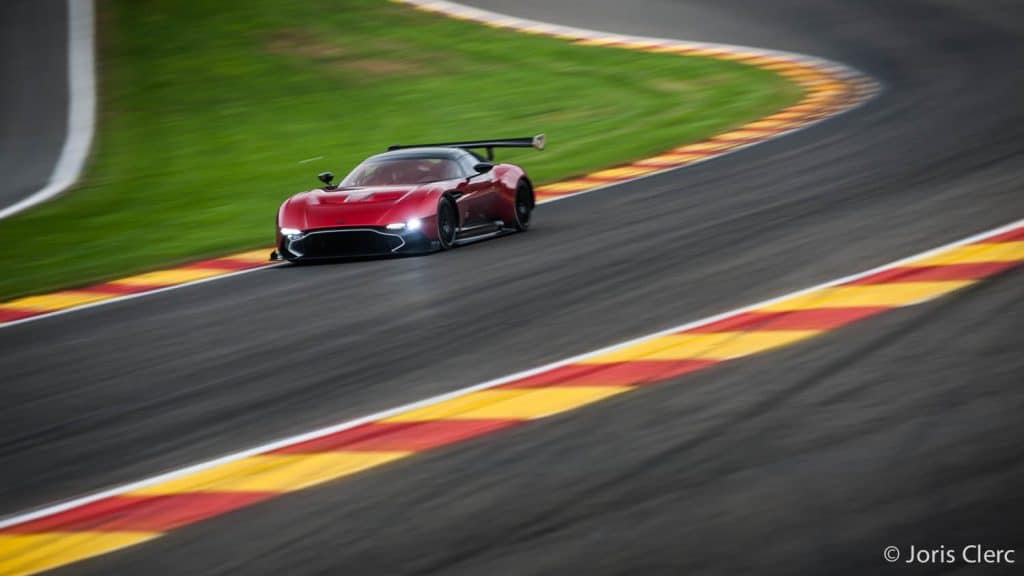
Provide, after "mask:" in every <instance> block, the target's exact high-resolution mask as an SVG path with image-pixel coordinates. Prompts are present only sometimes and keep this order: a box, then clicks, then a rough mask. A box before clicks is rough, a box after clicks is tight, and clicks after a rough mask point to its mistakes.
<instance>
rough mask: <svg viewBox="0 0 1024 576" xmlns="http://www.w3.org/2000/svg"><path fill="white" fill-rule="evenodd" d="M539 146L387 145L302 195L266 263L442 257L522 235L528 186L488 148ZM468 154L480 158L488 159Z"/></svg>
mask: <svg viewBox="0 0 1024 576" xmlns="http://www.w3.org/2000/svg"><path fill="white" fill-rule="evenodd" d="M528 147H533V148H537V149H538V150H541V149H543V148H544V135H543V134H540V135H537V136H534V137H532V138H510V139H505V140H478V141H473V142H448V143H441V144H420V145H398V146H391V147H389V148H388V151H387V152H384V153H382V154H377V155H376V156H371V157H369V158H367V159H366V160H365V161H364V162H363V163H362V164H360V165H359V166H356V168H355V169H354V170H352V172H351V173H349V175H348V176H346V177H345V179H344V180H342V181H341V183H340V184H338V185H337V186H335V185H332V184H331V181H332V180H333V179H334V175H333V174H331V173H330V172H325V173H323V174H320V180H321V181H322V182H323V183H324V186H323V188H318V189H315V190H311V191H309V192H301V193H299V194H296V195H295V196H292V197H291V198H289V199H288V200H286V201H285V202H284V204H282V205H281V209H280V210H279V211H278V214H277V249H276V250H275V251H274V253H273V254H271V259H272V260H288V261H290V262H296V261H305V260H316V259H327V258H349V257H358V256H381V255H391V254H408V253H423V252H432V251H435V250H446V249H448V248H451V247H453V246H457V245H459V244H465V243H468V242H473V241H476V240H482V239H484V238H491V237H494V236H497V235H499V234H503V233H506V232H511V231H525V230H526V229H527V227H528V226H529V225H530V214H531V212H532V211H533V206H534V197H533V186H532V185H531V184H530V179H529V178H528V177H527V176H526V173H525V172H524V171H523V169H522V168H520V167H519V166H516V165H514V164H495V163H494V162H493V160H494V149H495V148H528ZM474 150H486V151H487V157H486V159H485V158H484V157H482V156H480V155H479V154H478V153H477V152H474Z"/></svg>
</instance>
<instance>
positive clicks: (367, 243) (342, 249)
mask: <svg viewBox="0 0 1024 576" xmlns="http://www.w3.org/2000/svg"><path fill="white" fill-rule="evenodd" d="M403 243H404V242H403V240H402V238H401V237H400V236H398V235H395V234H386V233H383V232H377V231H376V230H371V229H368V228H365V229H358V230H330V231H323V232H311V233H310V234H308V235H307V236H306V237H305V238H303V239H302V240H301V242H300V244H301V246H296V247H297V248H299V249H300V250H301V251H302V253H303V256H305V257H307V258H330V257H345V256H369V255H376V254H390V253H391V252H392V251H393V250H394V249H396V248H398V247H399V246H401V245H402V244H403Z"/></svg>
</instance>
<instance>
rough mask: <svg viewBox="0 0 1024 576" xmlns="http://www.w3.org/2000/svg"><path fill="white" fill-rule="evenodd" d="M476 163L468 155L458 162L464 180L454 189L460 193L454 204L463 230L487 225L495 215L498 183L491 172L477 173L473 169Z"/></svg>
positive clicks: (477, 161) (476, 160) (475, 160)
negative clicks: (457, 207) (457, 209)
mask: <svg viewBox="0 0 1024 576" xmlns="http://www.w3.org/2000/svg"><path fill="white" fill-rule="evenodd" d="M478 163H479V160H478V159H477V158H476V157H474V156H473V155H471V154H468V153H467V154H466V156H465V157H464V158H463V159H460V161H459V167H460V170H461V171H462V173H463V174H464V175H465V180H463V182H462V183H461V184H460V185H459V187H458V188H456V190H457V191H459V192H460V197H459V198H458V199H457V200H456V203H457V204H458V206H459V214H460V217H461V221H462V226H463V228H470V227H473V226H480V225H483V224H489V223H491V222H493V221H494V214H495V213H496V206H495V203H496V202H497V200H498V198H497V194H498V182H497V181H496V180H495V179H494V173H493V171H491V172H485V173H482V174H481V173H478V172H477V171H476V170H475V169H474V166H476V164H478Z"/></svg>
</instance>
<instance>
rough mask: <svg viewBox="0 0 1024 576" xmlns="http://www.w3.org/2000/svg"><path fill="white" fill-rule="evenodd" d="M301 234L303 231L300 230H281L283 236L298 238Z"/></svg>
mask: <svg viewBox="0 0 1024 576" xmlns="http://www.w3.org/2000/svg"><path fill="white" fill-rule="evenodd" d="M299 234H302V230H299V229H298V228H281V235H282V236H298V235H299Z"/></svg>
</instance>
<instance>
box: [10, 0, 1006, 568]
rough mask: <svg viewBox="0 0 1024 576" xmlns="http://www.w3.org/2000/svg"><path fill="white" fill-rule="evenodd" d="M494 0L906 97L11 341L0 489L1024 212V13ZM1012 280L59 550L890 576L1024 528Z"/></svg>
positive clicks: (142, 558)
mask: <svg viewBox="0 0 1024 576" xmlns="http://www.w3.org/2000/svg"><path fill="white" fill-rule="evenodd" d="M475 4H476V5H480V6H482V7H486V8H489V9H495V10H498V11H505V12H510V13H513V14H515V15H518V16H525V17H530V18H536V19H539V20H547V21H554V22H559V23H564V24H570V25H578V26H583V27H588V28H594V29H603V30H610V31H614V32H621V33H633V34H643V35H650V36H662V37H679V38H685V39H693V40H708V41H718V42H734V43H739V44H745V45H752V46H762V47H768V48H777V49H782V50H792V51H797V52H803V53H808V54H813V55H818V56H822V57H825V58H829V59H832V60H836V61H839V62H844V63H847V64H850V65H852V66H855V67H857V68H859V69H861V70H863V71H864V72H866V73H868V74H871V75H873V76H874V77H876V78H878V79H879V80H881V81H882V82H883V83H884V84H885V86H886V90H885V91H884V92H883V93H882V94H881V95H880V96H879V97H878V98H876V99H875V100H873V101H872V102H870V103H868V104H867V105H866V106H864V107H861V108H859V109H857V110H855V111H853V112H851V113H848V114H845V115H843V116H841V117H838V118H835V119H832V120H829V121H827V122H825V123H822V124H819V125H817V126H814V127H812V128H810V129H808V130H805V131H802V132H800V133H797V134H793V135H790V136H787V137H785V138H782V139H779V140H775V141H772V142H769V143H766V144H763V145H760V146H757V147H754V148H751V149H747V150H744V151H742V152H739V153H736V154H733V155H730V156H727V157H724V158H721V159H718V160H714V161H712V162H708V163H705V164H701V165H698V166H694V167H690V168H686V169H683V170H679V171H675V172H671V173H667V174H663V175H659V176H655V177H652V178H648V179H645V180H642V181H637V182H633V183H628V184H624V185H622V186H619V187H617V188H616V189H614V190H605V191H601V192H596V193H593V194H588V195H585V196H582V197H578V198H574V199H572V200H567V201H563V202H557V203H554V204H551V205H549V206H545V207H544V208H543V209H542V210H541V211H539V212H538V215H537V221H536V228H535V229H534V230H532V231H531V232H530V233H529V234H526V235H521V236H513V237H509V238H506V239H502V240H500V241H494V242H486V243H482V244H480V245H476V246H472V247H468V248H466V249H460V250H456V251H453V252H450V253H445V254H440V255H436V256H432V257H427V258H410V259H401V260H392V261H374V262H362V263H356V264H346V265H331V266H310V267H302V268H277V269H271V270H267V271H262V272H257V273H253V274H249V275H246V276H241V277H237V278H229V279H225V280H223V281H218V282H213V283H210V284H204V285H197V286H191V287H186V288H183V289H180V290H176V291H172V292H167V293H162V294H157V295H153V296H150V297H146V298H141V299H138V300H132V301H126V302H122V303H117V304H111V305H109V306H105V307H100V308H96V309H91V310H83V311H80V312H76V313H72V314H68V315H65V316H59V317H53V318H48V319H42V320H39V321H37V322H32V323H28V324H24V325H20V326H14V327H11V328H9V329H5V330H3V331H0V350H2V351H3V352H2V355H0V374H4V376H5V377H4V380H5V385H4V388H3V391H2V392H0V394H2V399H3V402H0V438H2V440H0V465H2V466H3V469H4V470H8V471H12V470H14V471H16V473H14V474H6V475H5V481H4V482H3V484H2V486H0V511H2V512H3V513H5V514H6V513H13V512H17V511H20V510H25V509H29V508H32V507H36V506H40V505H43V504H46V503H48V502H52V501H55V500H60V499H63V498H67V497H71V496H74V495H78V494H82V493H86V492H89V491H93V490H97V489H100V488H104V487H107V486H110V485H113V484H117V483H121V482H126V481H130V480H134V479H137V478H141V477H143V476H148V475H151V474H153V473H156V472H160V471H162V470H165V469H169V468H174V467H178V466H182V465H185V464H188V463H192V462H196V461H200V460H205V459H208V458H211V457H214V456H218V455H221V454H224V453H228V452H232V451H235V450H238V449H241V448H245V447H248V446H252V445H255V444H259V443H261V442H265V441H267V440H269V439H273V438H277V437H280V436H283V435H286V434H291V433H296V432H300V431H304V430H307V429H311V428H314V427H316V426H319V425H324V424H328V423H332V422H336V421H338V420H342V419H346V418H351V417H356V416H360V415H362V414H366V413H369V412H373V411H376V410H380V409H384V408H388V407H392V406H396V405H399V404H403V403H406V402H410V401H414V400H417V399H420V398H423V397H426V396H430V395H433V394H437V393H440V392H444V391H447V390H452V389H455V388H459V387H463V386H466V385H469V384H473V383H476V382H479V381H483V380H487V379H490V378H493V377H496V376H500V375H503V374H507V373H510V372H514V371H518V370H521V369H523V368H528V367H531V366H535V365H540V364H543V363H545V362H548V361H551V360H555V359H558V358H562V357H566V356H569V355H573V354H577V353H581V352H585V351H587V350H590V349H594V348H598V347H600V346H604V345H607V344H610V343H613V342H617V341H621V340H624V339H626V338H630V337H634V336H637V335H640V334H644V333H648V332H652V331H654V330H657V329H659V328H664V327H666V326H671V325H674V324H678V323H680V322H682V321H685V320H687V319H695V318H700V317H703V316H708V315H711V314H714V313H717V312H721V311H723V310H727V309H731V308H735V307H738V306H742V305H745V304H748V303H751V302H754V301H757V300H762V299H765V298H768V297H770V296H774V295H777V294H781V293H784V292H788V291H792V290H795V289H799V288H802V287H805V286H809V285H812V284H816V283H819V282H821V281H824V280H828V279H831V278H834V277H837V276H842V275H845V274H848V273H851V272H857V271H860V270H863V269H867V268H870V267H873V266H875V265H878V264H882V263H884V262H887V261H890V260H893V259H896V258H899V257H902V256H906V255H909V254H911V253H914V252H918V251H921V250H924V249H927V248H929V247H932V246H936V245H939V244H942V243H945V242H949V241H952V240H955V239H957V238H960V237H963V236H966V235H968V234H971V233H975V232H978V231H981V230H984V229H987V228H992V227H995V226H998V225H1000V224H1004V223H1006V222H1008V221H1011V220H1015V219H1018V218H1020V217H1021V216H1022V215H1024V195H1022V194H1021V190H1020V181H1021V175H1022V170H1024V160H1022V159H1024V156H1022V152H1024V138H1022V137H1021V136H1022V134H1021V132H1024V122H1022V119H1024V118H1022V117H1024V107H1022V106H1020V104H1019V94H1020V93H1021V89H1022V88H1024V72H1021V70H1020V67H1019V65H1018V62H1019V56H1020V53H1021V45H1022V44H1021V41H1022V36H1024V18H1022V15H1024V14H1022V9H1021V8H1020V7H1019V6H1017V5H1015V4H1014V3H1011V2H996V3H986V5H985V6H984V7H980V6H975V5H974V4H975V3H972V2H967V1H962V0H936V1H934V2H913V1H911V2H900V3H894V2H887V1H885V0H874V1H862V2H842V1H839V0H828V1H821V0H816V1H811V0H800V1H794V2H789V3H786V4H785V5H784V6H780V5H775V4H773V5H771V6H768V5H765V4H764V3H761V2H758V1H756V0H748V1H728V2H723V1H716V2H693V3H686V4H677V3H673V2H667V1H664V0H638V1H634V2H630V3H620V2H614V1H613V0H601V1H600V2H590V3H588V6H589V7H590V8H589V9H588V10H586V11H582V10H579V9H578V8H576V7H574V3H572V2H569V1H568V0H558V1H553V0H545V1H541V0H531V1H528V2H526V1H524V2H517V3H514V4H513V3H508V4H509V5H507V6H505V5H503V3H502V2H497V1H495V2H485V1H484V0H479V1H477V2H476V3H475ZM552 145H555V144H554V143H552ZM1022 289H1024V276H1022V275H1021V273H1019V272H1012V273H1009V274H1007V275H1005V276H1002V277H999V278H996V279H994V280H992V281H990V282H986V283H983V284H981V285H979V286H978V287H977V288H975V289H971V290H969V291H967V292H965V293H963V294H960V295H955V296H953V297H951V298H948V299H945V300H941V301H938V302H934V303H931V304H928V305H925V306H922V307H919V308H913V309H907V310H901V311H899V312H896V313H892V314H891V315H887V316H885V317H883V318H881V319H878V320H871V321H868V322H866V323H864V324H861V325H858V326H856V327H853V328H851V329H849V330H846V331H840V332H837V333H835V334H832V335H830V336H828V337H825V338H821V339H818V340H814V341H813V342H811V343H808V344H803V345H797V346H794V347H792V348H787V349H786V350H785V351H782V352H778V353H773V354H768V355H765V356H760V357H757V358H753V359H749V360H744V361H742V362H739V363H736V364H734V365H732V366H729V367H726V368H723V369H721V370H711V371H709V372H706V373H703V374H702V375H700V376H698V377H695V378H690V379H687V380H685V381H680V382H679V383H671V384H667V385H663V386H660V387H656V388H651V389H650V390H649V391H643V392H638V393H636V394H635V395H630V396H629V398H627V399H622V400H611V401H609V402H607V403H605V404H601V405H598V406H595V407H592V408H587V409H584V410H581V411H578V412H574V413H571V414H567V415H564V416H561V417H558V418H555V419H552V420H550V421H545V422H542V423H538V424H536V425H530V426H526V427H524V428H523V429H521V430H517V431H516V432H513V433H509V434H508V435H504V436H503V435H498V436H493V437H489V438H486V439H481V440H480V441H479V442H473V443H470V444H468V445H465V446H461V447H456V448H454V449H450V450H444V451H441V452H438V453H433V454H430V455H426V456H425V457H422V458H416V459H411V460H408V461H404V462H402V463H399V464H396V465H395V466H394V467H391V468H383V469H381V470H378V471H374V472H371V473H369V474H366V475H363V476H359V477H356V478H354V479H352V480H348V481H345V482H341V483H338V484H337V485H327V486H324V487H320V488H317V489H314V490H311V491H308V492H304V493H301V494H296V495H292V496H288V497H285V498H282V499H280V500H278V501H275V502H273V503H269V504H267V505H263V506H256V507H253V508H250V509H248V510H246V511H244V512H240V513H237V514H233V515H228V516H224V517H222V518H219V519H217V520H214V521H211V522H208V523H204V524H200V525H197V526H195V527H190V528H188V529H185V530H182V531H179V532H176V533H174V534H172V535H170V536H168V537H166V538H164V539H161V540H159V541H157V542H154V543H151V544H144V545H141V546H138V547H135V548H132V549H129V550H126V551H123V552H119V553H116V554H112V555H109V556H104V557H101V558H97V559H94V560H90V561H87V562H84V563H81V564H79V565H73V566H70V567H68V568H67V569H65V570H66V573H69V574H70V573H136V572H140V571H142V569H143V568H145V571H146V572H161V571H163V572H166V573H189V574H199V573H209V574H215V573H235V572H245V573H258V572H260V571H264V572H265V573H280V572H282V571H284V570H286V569H287V570H288V571H289V573H324V572H331V573H335V572H339V571H341V570H343V569H346V568H348V569H351V571H352V572H353V573H389V574H396V573H410V574H426V573H481V572H507V573H516V574H523V573H563V572H573V571H574V572H580V573H600V572H609V573H615V572H618V573H625V572H634V573H635V572H658V571H659V570H661V571H668V570H679V569H695V570H700V571H720V572H721V573H735V572H736V571H739V570H743V569H755V568H756V569H758V571H761V572H764V571H772V570H773V569H774V570H777V571H778V572H780V573H792V572H800V571H807V572H822V571H824V570H825V569H828V570H829V571H832V572H834V571H837V569H838V568H840V567H842V568H846V569H848V570H850V571H851V573H853V572H858V573H864V572H865V571H868V572H875V571H878V570H879V569H880V566H882V564H881V562H882V561H881V548H882V546H883V545H884V544H889V543H890V542H891V543H895V544H899V545H904V544H909V543H914V544H918V545H935V546H938V545H940V544H949V543H954V542H959V541H960V539H962V540H965V541H973V540H978V541H980V542H982V543H985V544H991V545H993V546H997V545H1000V544H1002V545H1010V544H1013V543H1014V539H1016V542H1018V543H1019V541H1020V536H1021V534H1020V532H1019V531H1020V528H1019V527H1013V526H1011V525H1009V523H1008V522H1006V521H1005V519H1006V518H1014V517H1019V514H1020V512H1021V511H1022V509H1024V506H1022V501H1021V499H1020V497H1019V495H1018V494H1017V492H1016V487H1017V486H1019V485H1020V483H1021V480H1022V479H1024V470H1022V469H1021V465H1020V462H1021V461H1022V459H1021V456H1022V454H1021V452H1022V451H1024V450H1022V448H1021V446H1024V444H1022V443H1021V441H1020V440H1022V431H1021V426H1020V425H1019V424H1018V423H1017V422H1016V421H1017V420H1019V418H1018V414H1019V410H1020V408H1021V406H1022V404H1024V391H1022V390H1021V388H1020V386H1019V382H1020V381H1021V376H1022V374H1024V358H1022V357H1021V355H1020V354H1019V350H1020V336H1019V326H1020V325H1021V319H1022V316H1024V309H1022V308H1021V305H1020V302H1021V298H1020V294H1021V291H1022ZM965 334H966V335H970V338H964V335H965ZM1015 530H1016V532H1014V531H1015ZM837 558H841V559H842V560H843V563H841V564H840V563H838V561H836V559H837ZM833 562H835V564H834V563H833Z"/></svg>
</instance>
